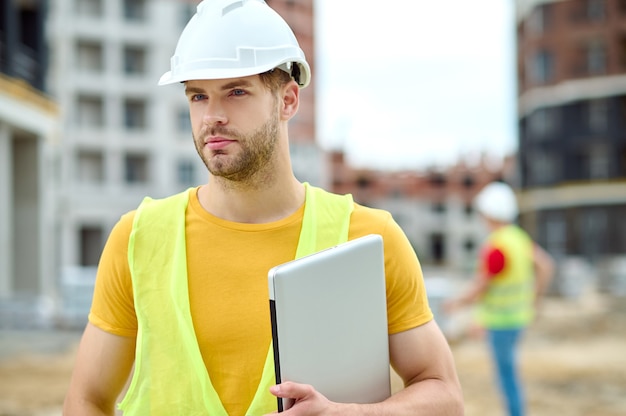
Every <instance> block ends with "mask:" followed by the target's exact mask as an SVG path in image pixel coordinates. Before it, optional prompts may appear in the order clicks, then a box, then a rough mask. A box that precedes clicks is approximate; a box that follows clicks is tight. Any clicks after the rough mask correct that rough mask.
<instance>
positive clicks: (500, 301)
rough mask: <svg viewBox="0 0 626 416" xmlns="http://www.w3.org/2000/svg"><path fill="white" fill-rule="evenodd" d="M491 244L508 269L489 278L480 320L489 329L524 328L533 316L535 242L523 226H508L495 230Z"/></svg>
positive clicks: (478, 310) (490, 238) (489, 239)
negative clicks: (501, 256) (502, 256)
mask: <svg viewBox="0 0 626 416" xmlns="http://www.w3.org/2000/svg"><path fill="white" fill-rule="evenodd" d="M487 244H489V245H490V246H493V247H497V248H498V249H499V250H500V251H502V252H503V254H504V258H505V265H504V269H503V270H502V271H501V272H500V273H498V274H497V275H495V276H493V277H492V278H491V280H490V281H489V287H488V289H487V292H486V293H485V294H484V295H483V297H482V298H481V300H480V302H479V304H478V309H477V313H478V316H477V318H478V321H479V322H480V323H481V324H482V325H483V326H484V327H485V328H488V329H514V328H521V327H524V326H526V325H528V324H529V323H530V321H532V319H533V315H534V309H533V303H534V297H535V290H534V283H535V280H534V270H533V242H532V240H531V239H530V237H529V236H528V234H526V232H524V231H523V230H522V229H521V228H519V227H517V226H515V225H508V226H505V227H502V228H499V229H498V230H496V231H495V232H493V233H492V234H491V235H490V236H489V238H488V239H487Z"/></svg>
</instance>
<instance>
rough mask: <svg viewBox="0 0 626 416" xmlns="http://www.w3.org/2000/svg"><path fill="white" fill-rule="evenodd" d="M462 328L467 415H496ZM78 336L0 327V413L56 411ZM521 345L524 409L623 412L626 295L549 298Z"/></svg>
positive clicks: (547, 414)
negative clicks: (9, 329)
mask: <svg viewBox="0 0 626 416" xmlns="http://www.w3.org/2000/svg"><path fill="white" fill-rule="evenodd" d="M463 328H464V330H463V331H457V332H456V333H455V334H454V336H451V337H450V344H451V346H452V350H453V353H454V357H455V360H456V365H457V368H458V372H459V377H460V379H461V383H462V385H463V390H464V397H465V403H466V415H467V416H501V415H503V414H504V412H503V411H502V408H501V404H500V398H499V394H498V391H497V387H496V385H495V382H494V378H493V373H492V366H491V362H490V359H489V355H488V350H487V347H486V344H485V342H484V339H483V338H482V337H481V333H480V331H477V330H473V329H472V327H471V326H470V325H467V326H465V327H463ZM79 338H80V333H79V332H78V331H32V330H31V331H2V332H0V416H29V415H33V416H35V415H36V416H44V415H45V416H52V415H60V414H61V406H62V402H63V398H64V395H65V392H66V390H67V386H68V382H69V378H70V373H71V370H72V365H73V362H74V356H75V352H76V347H77V343H78V340H79ZM520 353H521V354H520V364H521V373H522V379H523V382H524V385H525V389H526V397H527V403H528V415H530V416H554V415H563V416H624V415H626V298H623V297H621V298H620V297H612V296H609V295H599V294H597V293H588V294H585V295H581V296H580V297H578V298H575V299H572V298H562V297H550V298H547V299H546V300H545V302H544V305H543V308H542V313H541V316H540V317H539V318H538V320H537V321H536V322H535V323H534V324H533V326H532V327H530V328H529V329H528V331H527V332H526V334H525V336H524V339H523V342H522V345H521V351H520ZM392 384H393V388H394V389H397V388H398V387H399V383H398V380H397V379H395V378H392Z"/></svg>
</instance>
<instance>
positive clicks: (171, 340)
mask: <svg viewBox="0 0 626 416" xmlns="http://www.w3.org/2000/svg"><path fill="white" fill-rule="evenodd" d="M305 188H306V205H305V208H304V215H303V220H302V230H301V232H300V238H299V241H298V248H297V251H296V258H299V257H302V256H305V255H308V254H312V253H314V252H317V251H320V250H323V249H325V248H328V247H331V246H333V245H335V244H339V243H342V242H345V241H347V240H348V229H349V225H350V215H351V213H352V209H353V200H352V196H351V195H341V196H340V195H335V194H331V193H328V192H326V191H323V190H322V189H320V188H316V187H312V186H310V185H308V184H306V183H305ZM188 200H189V191H185V192H182V193H180V194H177V195H173V196H171V197H168V198H165V199H159V200H153V199H151V198H146V199H144V201H143V202H142V203H141V205H140V206H139V208H138V209H137V212H136V214H135V218H134V222H133V227H132V231H131V234H130V239H129V243H128V263H129V267H130V272H131V275H132V284H133V294H134V299H135V311H136V314H137V321H138V326H139V327H138V332H137V347H136V353H135V354H136V355H135V370H134V374H133V378H132V380H131V384H130V386H129V389H128V392H127V393H126V396H125V397H124V399H123V400H122V402H121V403H120V404H119V408H120V409H122V410H123V411H124V414H125V415H151V416H155V415H167V416H176V415H180V416H194V415H198V416H199V415H203V416H205V415H210V416H228V414H227V413H226V410H225V409H224V406H223V405H222V403H221V401H220V399H219V396H218V394H217V392H216V391H215V388H214V387H213V385H212V384H211V380H210V377H209V375H208V373H207V370H206V367H205V365H204V362H203V360H202V355H201V353H200V348H199V347H198V342H197V339H196V334H195V332H194V328H193V322H192V319H191V313H190V306H189V293H188V281H187V262H186V247H185V211H186V209H187V204H188ZM163 236H168V238H163ZM261 277H262V276H261ZM268 299H269V298H268ZM268 304H269V303H268ZM268 307H269V306H268ZM275 383H276V382H275V373H274V357H273V349H272V345H271V343H270V345H269V346H268V354H267V358H266V360H265V366H264V369H263V374H262V376H261V381H260V383H259V387H258V389H257V391H256V393H255V396H254V398H253V400H252V403H251V404H250V407H249V408H248V411H247V412H246V416H258V415H263V414H266V413H271V412H274V411H276V408H277V401H276V397H274V396H273V395H272V394H271V393H270V392H269V388H270V386H272V385H274V384H275Z"/></svg>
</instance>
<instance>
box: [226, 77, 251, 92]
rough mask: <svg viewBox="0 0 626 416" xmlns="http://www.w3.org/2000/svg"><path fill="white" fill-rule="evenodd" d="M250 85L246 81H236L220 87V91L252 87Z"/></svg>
mask: <svg viewBox="0 0 626 416" xmlns="http://www.w3.org/2000/svg"><path fill="white" fill-rule="evenodd" d="M252 85H253V84H252V83H251V82H250V81H248V80H247V79H236V80H234V81H232V82H229V83H228V84H224V85H222V86H221V89H222V90H230V89H231V88H237V87H252Z"/></svg>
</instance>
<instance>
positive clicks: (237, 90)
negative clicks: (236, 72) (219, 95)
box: [231, 89, 246, 96]
mask: <svg viewBox="0 0 626 416" xmlns="http://www.w3.org/2000/svg"><path fill="white" fill-rule="evenodd" d="M231 94H232V95H237V96H239V95H245V94H246V92H245V91H244V90H240V89H236V90H233V91H232V92H231Z"/></svg>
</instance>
